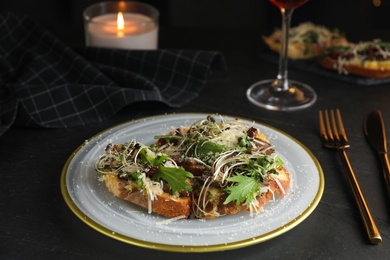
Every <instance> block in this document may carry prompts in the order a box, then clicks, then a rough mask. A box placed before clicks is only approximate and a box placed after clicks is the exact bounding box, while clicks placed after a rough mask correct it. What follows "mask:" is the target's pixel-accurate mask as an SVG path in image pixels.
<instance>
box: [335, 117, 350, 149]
mask: <svg viewBox="0 0 390 260" xmlns="http://www.w3.org/2000/svg"><path fill="white" fill-rule="evenodd" d="M336 117H337V124H338V129H339V131H338V132H339V135H340V139H343V140H342V141H343V142H348V138H347V134H346V133H345V129H344V125H343V120H342V119H341V114H340V110H339V109H336Z"/></svg>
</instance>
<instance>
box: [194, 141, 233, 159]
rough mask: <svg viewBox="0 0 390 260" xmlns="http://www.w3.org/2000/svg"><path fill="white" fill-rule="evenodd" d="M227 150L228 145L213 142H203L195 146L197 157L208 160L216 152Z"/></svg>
mask: <svg viewBox="0 0 390 260" xmlns="http://www.w3.org/2000/svg"><path fill="white" fill-rule="evenodd" d="M224 151H226V146H224V145H219V144H216V143H213V142H209V141H206V142H202V143H199V144H198V145H196V146H195V151H194V153H195V157H197V158H199V159H201V160H207V159H208V158H210V157H212V156H213V155H215V154H219V153H222V152H224Z"/></svg>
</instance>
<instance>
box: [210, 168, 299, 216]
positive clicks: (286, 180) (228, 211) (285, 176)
mask: <svg viewBox="0 0 390 260" xmlns="http://www.w3.org/2000/svg"><path fill="white" fill-rule="evenodd" d="M275 178H277V179H278V182H279V184H278V183H277V182H276V181H275V180H274V179H271V180H270V181H269V182H268V185H269V190H268V191H267V192H266V193H264V194H262V195H261V196H257V197H256V200H257V201H258V204H257V206H256V210H258V211H261V210H262V208H263V206H265V205H266V204H267V203H269V202H270V200H271V198H273V197H274V194H277V195H278V196H281V197H283V196H285V194H286V191H287V189H288V188H289V186H290V184H291V176H290V174H289V172H288V171H287V170H286V169H285V168H284V167H282V168H281V169H280V170H279V174H278V175H276V177H275ZM219 194H220V197H219V202H218V203H217V205H213V204H212V203H209V204H208V205H207V206H206V208H205V211H206V212H207V211H212V210H213V208H214V211H215V212H218V213H219V214H220V215H232V214H237V213H238V212H240V211H243V210H246V211H249V209H248V207H247V205H245V203H242V204H239V205H236V203H235V202H229V203H228V204H224V202H225V200H226V195H225V194H224V193H223V191H222V189H221V190H220V193H219ZM216 217H217V216H216V215H210V216H205V218H208V219H213V218H216Z"/></svg>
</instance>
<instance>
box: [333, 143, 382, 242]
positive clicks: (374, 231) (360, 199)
mask: <svg viewBox="0 0 390 260" xmlns="http://www.w3.org/2000/svg"><path fill="white" fill-rule="evenodd" d="M338 152H339V155H340V158H341V162H342V164H343V166H344V169H345V171H346V173H347V177H348V181H349V184H350V185H351V189H352V192H353V195H354V197H355V200H356V203H357V205H358V207H359V211H360V215H361V216H362V219H363V222H364V226H365V227H366V231H367V234H368V237H369V239H370V242H371V244H379V243H381V242H382V237H381V235H380V233H379V231H378V228H377V227H376V224H375V221H374V219H373V218H372V216H371V213H370V210H369V208H368V206H367V203H366V200H365V199H364V196H363V193H362V191H361V190H360V187H359V184H358V182H357V179H356V177H355V173H354V172H353V169H352V166H351V164H350V162H349V159H348V156H347V152H346V151H345V149H338Z"/></svg>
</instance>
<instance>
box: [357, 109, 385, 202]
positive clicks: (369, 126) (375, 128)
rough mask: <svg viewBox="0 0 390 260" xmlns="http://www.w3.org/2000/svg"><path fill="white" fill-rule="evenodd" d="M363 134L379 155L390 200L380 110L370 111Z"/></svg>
mask: <svg viewBox="0 0 390 260" xmlns="http://www.w3.org/2000/svg"><path fill="white" fill-rule="evenodd" d="M363 130H364V134H365V135H366V136H367V138H368V140H369V141H370V143H371V145H372V146H373V147H374V149H375V150H376V152H377V153H378V155H379V159H380V161H381V164H382V169H383V176H384V178H385V184H386V188H387V194H388V196H389V199H390V164H389V158H388V156H387V139H386V131H385V124H384V122H383V117H382V113H381V111H380V110H378V109H377V110H374V111H372V112H371V113H370V114H369V116H368V117H367V119H366V120H365V122H364V125H363Z"/></svg>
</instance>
